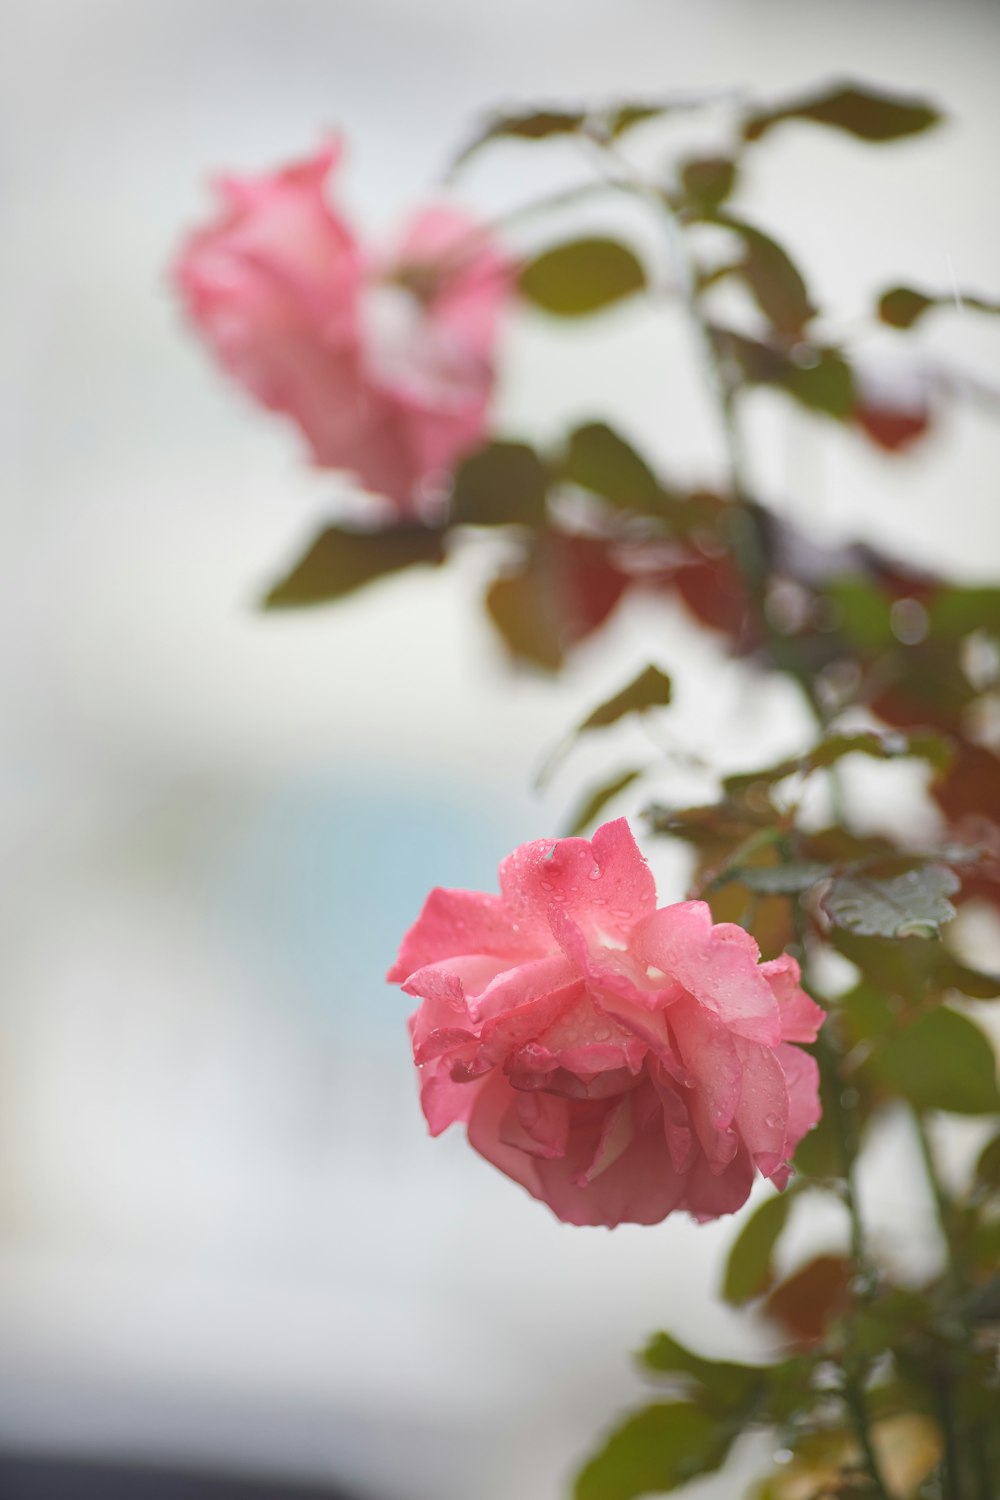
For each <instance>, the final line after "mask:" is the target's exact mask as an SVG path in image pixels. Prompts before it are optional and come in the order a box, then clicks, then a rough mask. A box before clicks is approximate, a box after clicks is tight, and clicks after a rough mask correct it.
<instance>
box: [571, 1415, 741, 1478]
mask: <svg viewBox="0 0 1000 1500" xmlns="http://www.w3.org/2000/svg"><path fill="white" fill-rule="evenodd" d="M734 1436H735V1434H734V1433H732V1432H731V1431H730V1430H728V1429H727V1428H726V1427H724V1426H723V1425H722V1424H721V1423H719V1421H718V1420H717V1419H716V1418H715V1417H713V1416H710V1415H709V1413H708V1412H704V1411H701V1410H699V1408H698V1407H697V1406H695V1405H694V1404H693V1403H691V1402H690V1401H673V1402H657V1403H656V1404H655V1405H653V1406H647V1407H646V1408H645V1410H643V1411H640V1412H637V1413H636V1414H635V1416H632V1417H630V1418H629V1419H628V1420H627V1421H626V1422H625V1423H624V1424H623V1425H622V1426H621V1427H619V1428H618V1430H617V1431H616V1432H614V1433H612V1435H611V1437H610V1438H609V1439H608V1441H607V1443H606V1445H605V1446H604V1448H603V1449H602V1450H601V1451H600V1452H599V1453H598V1454H596V1455H595V1457H594V1458H592V1459H591V1460H590V1462H589V1463H588V1464H587V1466H586V1468H584V1469H583V1471H582V1472H581V1473H580V1475H579V1477H578V1478H577V1481H576V1486H575V1488H574V1491H573V1494H574V1497H575V1500H638V1497H639V1496H640V1495H662V1494H666V1493H667V1492H669V1491H670V1490H675V1489H679V1488H680V1486H681V1485H684V1484H687V1482H688V1481H689V1480H691V1479H694V1478H695V1477H696V1476H697V1475H699V1474H711V1473H714V1472H715V1470H716V1469H718V1468H719V1467H720V1466H721V1465H722V1463H723V1462H724V1461H725V1458H726V1455H727V1453H728V1452H729V1449H730V1447H731V1445H732V1442H733V1438H734Z"/></svg>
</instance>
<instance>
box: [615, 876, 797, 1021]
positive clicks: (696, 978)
mask: <svg viewBox="0 0 1000 1500" xmlns="http://www.w3.org/2000/svg"><path fill="white" fill-rule="evenodd" d="M632 950H633V952H634V953H635V954H636V956H637V957H638V958H639V959H640V960H641V961H644V962H645V963H647V964H649V965H651V966H653V967H655V968H656V969H659V970H662V972H663V973H664V974H666V975H668V976H669V977H670V978H672V979H675V980H676V981H677V982H678V983H679V984H681V985H683V987H684V988H685V989H686V990H687V991H688V992H689V994H691V995H694V997H695V999H696V1000H698V1001H699V1002H700V1004H702V1005H703V1006H705V1007H707V1009H709V1010H710V1011H711V1012H712V1013H713V1014H714V1015H716V1016H717V1017H718V1018H719V1020H720V1021H722V1022H724V1023H725V1025H726V1026H727V1027H729V1029H730V1030H731V1031H733V1032H734V1033H735V1034H736V1035H739V1036H745V1037H748V1038H749V1039H750V1040H751V1041H757V1042H764V1043H766V1044H767V1045H769V1046H775V1045H776V1044H777V1043H778V1041H780V1039H781V1029H780V1022H779V1017H778V1004H777V1001H776V1000H775V997H774V995H773V993H772V991H771V987H770V985H769V984H768V982H767V980H766V979H765V978H764V976H763V975H762V974H761V972H760V970H759V969H758V966H757V959H758V956H759V949H758V947H757V944H756V943H755V942H754V940H753V938H752V937H751V936H750V934H749V933H748V932H744V931H743V928H742V927H737V926H735V925H734V924H733V923H732V922H719V923H717V924H716V925H715V926H713V924H712V914H711V911H710V909H709V907H708V906H707V904H706V903H705V902H704V901H681V902H678V903H677V904H676V905H675V906H665V907H662V908H661V909H660V910H659V911H658V912H655V913H654V914H653V915H652V916H650V917H648V918H647V919H646V920H645V921H644V922H642V923H641V924H640V926H639V927H638V928H637V929H636V931H635V932H634V933H633V935H632Z"/></svg>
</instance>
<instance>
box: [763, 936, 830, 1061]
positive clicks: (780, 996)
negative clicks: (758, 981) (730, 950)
mask: <svg viewBox="0 0 1000 1500" xmlns="http://www.w3.org/2000/svg"><path fill="white" fill-rule="evenodd" d="M760 972H761V974H763V976H764V978H765V979H766V980H767V982H768V984H769V985H770V986H771V991H772V993H773V995H774V998H775V999H776V1000H777V1002H778V1014H779V1016H780V1018H781V1039H782V1041H783V1042H814V1041H815V1040H816V1038H817V1036H818V1035H819V1029H820V1027H821V1026H822V1024H823V1022H824V1021H825V1020H826V1012H825V1011H823V1010H821V1009H820V1007H819V1006H818V1005H817V1004H816V1002H815V1000H812V999H810V997H809V996H808V995H807V994H806V992H805V990H804V989H803V988H802V986H801V984H800V982H799V981H800V980H801V978H802V974H801V970H800V969H799V966H798V964H797V963H796V961H795V959H794V958H793V957H792V955H791V954H790V953H782V954H781V955H780V957H779V958H772V959H769V960H768V962H767V963H764V964H761V965H760Z"/></svg>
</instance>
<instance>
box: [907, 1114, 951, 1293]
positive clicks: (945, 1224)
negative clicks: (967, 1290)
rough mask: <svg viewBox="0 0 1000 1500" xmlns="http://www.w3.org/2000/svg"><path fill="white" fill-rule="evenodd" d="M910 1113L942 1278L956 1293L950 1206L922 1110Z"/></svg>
mask: <svg viewBox="0 0 1000 1500" xmlns="http://www.w3.org/2000/svg"><path fill="white" fill-rule="evenodd" d="M910 1113H911V1115H912V1118H913V1127H914V1130H915V1132H916V1137H917V1144H918V1145H919V1147H920V1156H921V1160H922V1161H923V1164H924V1173H925V1175H926V1177H927V1185H928V1187H929V1188H930V1191H931V1197H932V1198H933V1200H934V1213H935V1216H936V1218H937V1222H938V1228H939V1229H940V1231H941V1238H942V1240H943V1241H944V1248H945V1278H946V1281H947V1284H948V1289H949V1291H951V1292H956V1293H957V1292H958V1290H959V1288H960V1285H961V1280H962V1277H961V1269H960V1267H959V1264H958V1253H957V1250H956V1247H955V1243H954V1213H953V1210H952V1205H951V1202H950V1200H949V1198H948V1194H947V1193H946V1192H945V1189H944V1184H943V1183H942V1181H941V1176H940V1173H939V1172H938V1168H937V1162H936V1161H935V1159H934V1148H933V1146H932V1145H931V1139H930V1135H929V1134H928V1130H927V1121H926V1119H925V1117H924V1114H923V1111H922V1110H920V1109H917V1108H916V1106H912V1107H911V1111H910Z"/></svg>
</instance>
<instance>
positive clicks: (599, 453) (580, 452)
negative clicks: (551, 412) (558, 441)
mask: <svg viewBox="0 0 1000 1500" xmlns="http://www.w3.org/2000/svg"><path fill="white" fill-rule="evenodd" d="M562 477H563V478H564V479H566V480H568V481H569V483H570V484H578V485H579V486H580V488H581V489H585V490H590V491H592V493H593V494H595V495H600V497H601V499H602V500H607V501H608V503H609V504H610V505H613V506H615V508H616V509H619V510H633V511H639V512H641V513H642V514H644V515H654V516H659V515H661V514H662V513H663V510H664V507H665V505H666V504H668V503H669V501H668V497H667V496H666V495H665V493H664V491H663V489H662V488H661V486H660V482H659V480H658V479H657V477H656V475H655V474H654V473H653V471H652V469H651V468H650V467H649V465H648V464H647V463H646V461H645V459H644V458H641V457H640V456H639V454H638V453H637V452H636V451H635V449H634V448H633V447H632V446H631V444H630V443H627V442H626V441H625V439H624V438H623V437H621V436H620V435H619V434H618V433H617V432H615V431H614V429H613V428H611V427H609V426H608V425H607V423H605V422H588V423H586V424H585V425H584V426H582V427H577V428H576V430H575V431H574V432H571V433H570V436H569V444H568V447H567V449H566V456H565V458H564V460H563V464H562Z"/></svg>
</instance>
